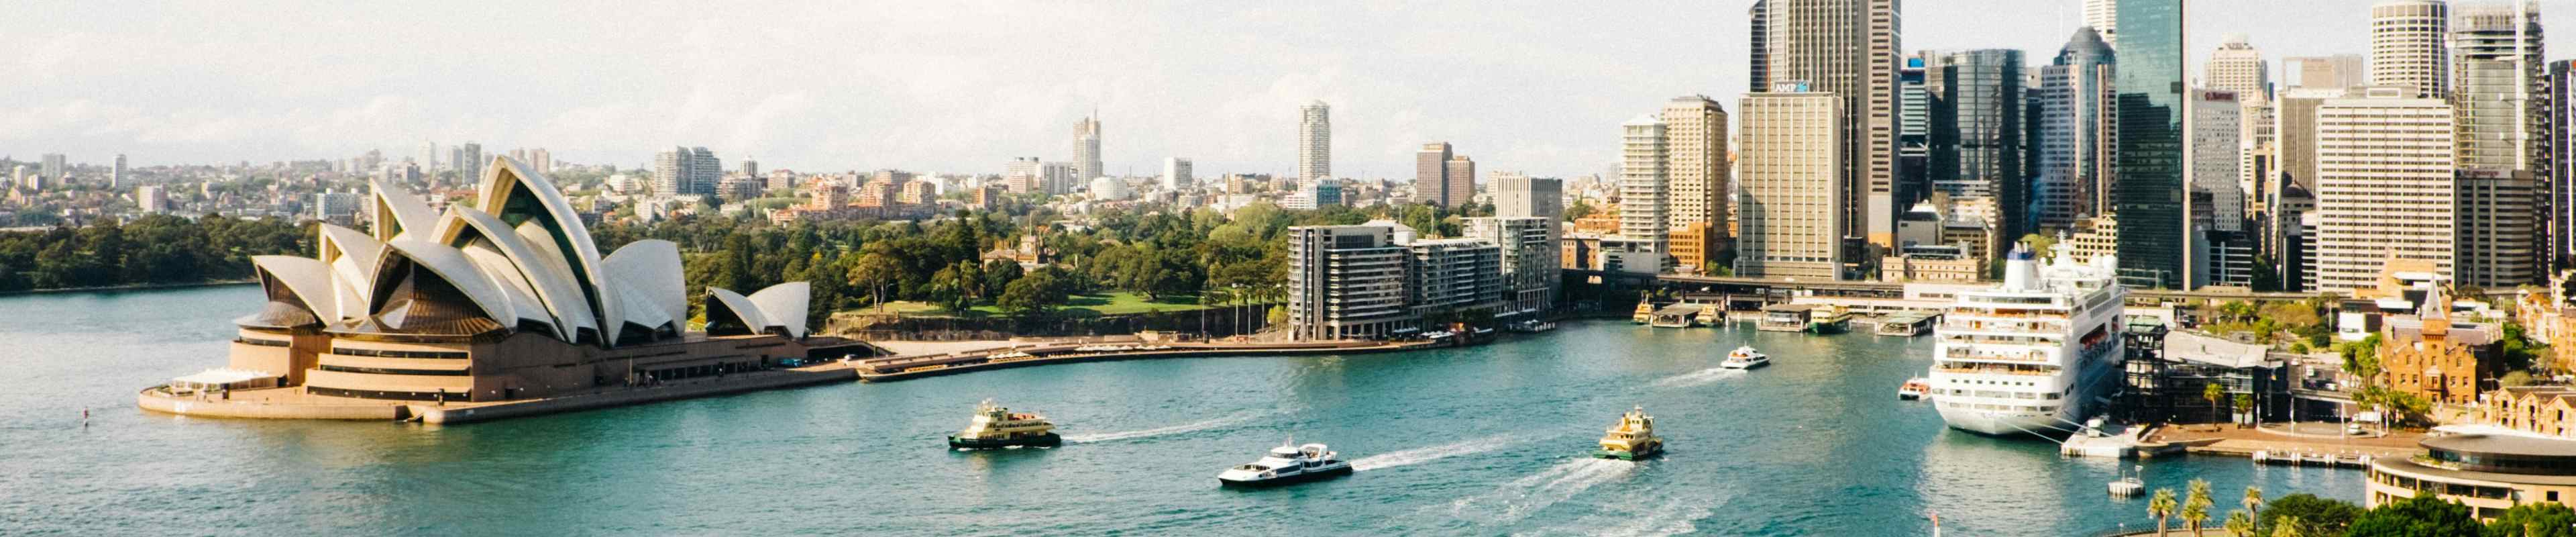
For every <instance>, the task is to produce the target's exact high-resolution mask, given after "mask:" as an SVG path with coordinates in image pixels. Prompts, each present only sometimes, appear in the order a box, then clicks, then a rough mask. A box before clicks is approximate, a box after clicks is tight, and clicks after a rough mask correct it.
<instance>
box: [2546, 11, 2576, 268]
mask: <svg viewBox="0 0 2576 537" xmlns="http://www.w3.org/2000/svg"><path fill="white" fill-rule="evenodd" d="M2548 77H2549V78H2548V80H2547V81H2546V82H2545V83H2544V84H2543V87H2546V88H2549V96H2548V97H2547V99H2548V100H2549V102H2550V103H2551V106H2550V107H2549V115H2548V116H2546V118H2545V120H2544V121H2543V122H2544V123H2546V124H2548V127H2547V132H2548V133H2549V136H2548V138H2547V140H2548V143H2549V146H2548V147H2549V161H2550V163H2551V166H2550V167H2549V169H2548V170H2547V173H2548V178H2549V179H2548V183H2549V185H2550V198H2549V207H2550V212H2549V217H2548V220H2549V222H2548V224H2549V228H2550V237H2551V239H2552V241H2551V243H2552V244H2551V246H2550V249H2549V250H2550V254H2551V255H2550V259H2551V260H2552V261H2553V262H2554V263H2556V266H2560V267H2566V266H2570V265H2576V60H2558V61H2554V62H2549V71H2548Z"/></svg>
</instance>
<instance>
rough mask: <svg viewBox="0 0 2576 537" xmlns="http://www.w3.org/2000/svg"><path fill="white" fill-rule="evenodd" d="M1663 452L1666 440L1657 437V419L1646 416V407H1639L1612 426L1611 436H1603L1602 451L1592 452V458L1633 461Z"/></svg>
mask: <svg viewBox="0 0 2576 537" xmlns="http://www.w3.org/2000/svg"><path fill="white" fill-rule="evenodd" d="M1663 452H1664V439H1662V438H1657V437H1655V417H1654V416H1648V415H1646V407H1644V406H1639V407H1636V408H1635V409H1632V410H1629V411H1628V413H1627V414H1624V415H1621V416H1619V422H1618V423H1614V424H1611V425H1610V432H1609V434H1604V435H1601V449H1600V450H1599V451H1594V452H1592V456H1593V457H1598V458H1603V459H1619V460H1630V461H1633V460H1637V459H1643V458H1648V457H1653V456H1655V455H1659V454H1662V453H1663Z"/></svg>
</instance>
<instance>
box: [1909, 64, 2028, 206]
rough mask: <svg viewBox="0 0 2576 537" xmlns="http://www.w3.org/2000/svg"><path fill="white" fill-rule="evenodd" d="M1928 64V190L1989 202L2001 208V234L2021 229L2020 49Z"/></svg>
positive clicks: (2024, 186)
mask: <svg viewBox="0 0 2576 537" xmlns="http://www.w3.org/2000/svg"><path fill="white" fill-rule="evenodd" d="M1927 61H1928V62H1930V65H1929V67H1927V68H1926V69H1925V82H1924V89H1925V91H1926V92H1927V93H1928V94H1929V96H1930V98H1931V101H1932V112H1931V120H1932V121H1931V123H1932V124H1931V129H1932V131H1931V132H1930V133H1929V134H1930V136H1929V140H1930V142H1931V148H1932V154H1931V167H1930V175H1929V177H1930V179H1931V181H1932V188H1933V190H1935V191H1938V192H1941V193H1943V194H1947V195H1949V196H1950V198H1951V199H1953V200H1958V199H1969V198H1986V199H1991V200H1993V201H1994V206H1995V207H1997V208H1998V209H2001V210H1999V212H2000V213H2002V214H1999V215H1996V216H1997V218H1996V220H1997V222H1996V224H1997V226H1998V227H1997V229H1999V230H2000V231H2001V232H2002V234H2003V236H2006V237H2016V238H2018V237H2020V236H2021V235H2022V234H2024V233H2028V232H2029V227H2028V223H2027V221H2026V220H2025V219H2026V217H2027V216H2028V214H2029V211H2028V210H2027V208H2028V207H2029V206H2030V203H2029V197H2030V192H2029V191H2030V182H2029V181H2030V176H2029V175H2027V174H2026V173H2027V167H2026V166H2025V163H2024V162H2022V159H2023V157H2024V156H2025V155H2026V153H2025V150H2024V148H2023V146H2022V144H2023V141H2024V140H2026V139H2027V136H2026V135H2025V133H2024V132H2023V130H2022V128H2023V127H2024V126H2025V125H2026V123H2025V122H2024V121H2023V119H2022V112H2023V111H2024V107H2023V105H2022V85H2021V82H2022V58H2021V51H2019V50H2010V49H1985V50H1971V51H1966V52H1959V53H1953V54H1938V55H1933V56H1932V57H1929V58H1927Z"/></svg>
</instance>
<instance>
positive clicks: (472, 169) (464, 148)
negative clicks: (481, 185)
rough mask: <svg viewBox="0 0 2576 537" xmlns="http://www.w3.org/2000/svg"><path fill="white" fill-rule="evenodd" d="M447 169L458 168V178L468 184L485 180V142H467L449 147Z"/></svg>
mask: <svg viewBox="0 0 2576 537" xmlns="http://www.w3.org/2000/svg"><path fill="white" fill-rule="evenodd" d="M447 160H448V163H447V169H450V170H456V178H457V179H458V180H460V181H464V182H465V183H467V184H473V183H474V182H476V181H481V180H483V144H478V143H474V142H465V143H464V144H463V145H458V146H455V147H450V148H448V151H447Z"/></svg>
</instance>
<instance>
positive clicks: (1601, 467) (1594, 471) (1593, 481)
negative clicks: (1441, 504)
mask: <svg viewBox="0 0 2576 537" xmlns="http://www.w3.org/2000/svg"><path fill="white" fill-rule="evenodd" d="M1636 467H1637V463H1634V462H1629V461H1622V460H1614V459H1595V458H1588V457H1587V458H1582V459H1575V460H1571V461H1566V462H1564V463H1561V464H1558V465H1556V466H1553V467H1549V468H1548V469H1546V470H1541V471H1539V473H1536V474H1530V475H1529V476H1527V477H1522V478H1520V479H1515V480H1512V482H1511V483H1507V484H1504V485H1502V486H1500V487H1496V488H1495V490H1494V491H1493V492H1492V493H1488V494H1481V495H1477V496H1471V497H1467V498H1460V499H1458V500H1457V501H1453V502H1450V503H1449V512H1450V514H1452V515H1456V516H1458V517H1461V518H1468V519H1485V520H1484V521H1485V522H1490V523H1494V524H1509V523H1512V522H1517V521H1519V520H1521V519H1523V518H1528V517H1529V516H1530V514H1532V513H1536V512H1538V511H1539V510H1541V509H1546V508H1547V507H1548V506H1551V505H1556V504H1557V502H1562V501H1565V500H1566V499H1567V498H1572V497H1574V495H1576V494H1581V493H1582V492H1583V491H1584V490H1585V489H1590V488H1592V487H1593V486H1594V485H1599V484H1602V483H1608V482H1611V481H1615V480H1618V479H1620V478H1623V477H1627V476H1628V473H1629V472H1630V471H1632V470H1634V469H1636Z"/></svg>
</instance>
